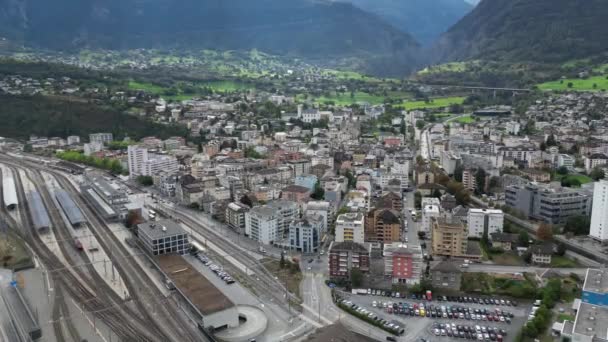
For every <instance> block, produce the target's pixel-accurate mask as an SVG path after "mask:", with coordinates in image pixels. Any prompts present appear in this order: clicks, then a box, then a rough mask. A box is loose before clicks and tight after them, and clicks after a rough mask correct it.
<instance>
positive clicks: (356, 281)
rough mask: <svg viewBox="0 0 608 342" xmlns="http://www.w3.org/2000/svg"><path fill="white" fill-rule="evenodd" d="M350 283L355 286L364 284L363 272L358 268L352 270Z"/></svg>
mask: <svg viewBox="0 0 608 342" xmlns="http://www.w3.org/2000/svg"><path fill="white" fill-rule="evenodd" d="M350 283H351V286H352V287H353V288H356V287H360V286H361V284H363V272H361V270H360V269H358V268H353V269H351V270H350Z"/></svg>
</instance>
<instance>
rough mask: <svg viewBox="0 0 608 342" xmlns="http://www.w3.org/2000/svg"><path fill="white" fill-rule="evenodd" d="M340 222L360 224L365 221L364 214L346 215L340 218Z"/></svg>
mask: <svg viewBox="0 0 608 342" xmlns="http://www.w3.org/2000/svg"><path fill="white" fill-rule="evenodd" d="M338 221H340V222H359V221H363V214H361V213H346V214H340V216H338Z"/></svg>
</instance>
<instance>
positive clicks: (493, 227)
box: [467, 208, 505, 238]
mask: <svg viewBox="0 0 608 342" xmlns="http://www.w3.org/2000/svg"><path fill="white" fill-rule="evenodd" d="M504 217H505V215H504V213H503V212H502V210H499V209H477V208H471V209H469V213H468V215H467V225H468V228H469V237H476V238H482V237H484V236H485V237H487V238H489V237H490V235H491V234H494V233H502V229H503V224H504Z"/></svg>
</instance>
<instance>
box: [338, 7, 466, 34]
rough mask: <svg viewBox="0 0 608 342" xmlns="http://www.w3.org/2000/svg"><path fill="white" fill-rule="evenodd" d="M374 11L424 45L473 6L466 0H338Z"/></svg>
mask: <svg viewBox="0 0 608 342" xmlns="http://www.w3.org/2000/svg"><path fill="white" fill-rule="evenodd" d="M338 1H347V2H350V3H352V4H353V5H355V6H357V7H359V8H361V9H363V10H366V11H368V12H371V13H374V14H376V15H378V16H379V17H381V18H382V19H384V20H386V21H387V22H389V23H390V24H392V25H393V26H395V27H396V28H398V29H400V30H402V31H403V32H408V33H410V34H411V35H412V36H414V38H416V40H418V41H419V42H421V43H423V44H429V43H432V42H434V41H435V40H436V39H437V38H439V36H440V35H441V34H442V33H444V32H445V31H446V30H447V29H448V28H450V27H451V26H452V25H454V24H455V23H456V22H458V20H460V19H461V18H462V17H464V16H465V15H466V14H467V13H469V12H470V11H471V10H472V9H473V5H471V4H470V3H468V2H467V1H465V0H338Z"/></svg>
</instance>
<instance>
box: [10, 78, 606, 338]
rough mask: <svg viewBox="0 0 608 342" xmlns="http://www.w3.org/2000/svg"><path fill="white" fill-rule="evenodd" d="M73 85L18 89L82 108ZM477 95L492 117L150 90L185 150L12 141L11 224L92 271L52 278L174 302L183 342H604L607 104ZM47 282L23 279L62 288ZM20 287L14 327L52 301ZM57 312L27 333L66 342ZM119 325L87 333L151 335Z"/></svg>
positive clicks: (173, 330)
mask: <svg viewBox="0 0 608 342" xmlns="http://www.w3.org/2000/svg"><path fill="white" fill-rule="evenodd" d="M71 82H72V81H71V80H70V79H69V78H61V79H60V80H58V81H55V79H46V80H44V82H42V83H41V82H39V81H36V80H32V79H27V78H22V77H9V78H6V79H5V80H4V81H2V83H0V85H2V89H3V90H4V91H5V92H9V93H10V92H14V91H28V92H29V93H30V94H32V95H33V94H36V93H38V92H41V91H44V89H42V88H45V87H46V88H47V89H58V88H57V87H60V88H63V90H60V91H56V90H55V91H56V93H57V94H59V93H63V94H66V93H70V90H69V89H71V87H73V85H71ZM332 82H338V83H339V82H340V81H339V80H336V79H334V80H332ZM19 87H21V88H19ZM32 87H34V88H33V89H32ZM36 87H37V88H40V89H39V90H36V89H37V88H36ZM16 88H19V89H21V90H16ZM340 89H343V92H345V93H346V95H345V97H346V98H348V93H349V92H350V90H348V86H347V85H341V88H340ZM80 91H81V89H80V88H78V87H74V92H80ZM427 91H430V92H434V91H437V90H432V89H431V90H428V89H427ZM484 91H485V92H486V93H485V94H484V93H483V92H484ZM472 92H473V93H472V94H469V95H467V97H468V98H471V99H472V98H479V97H484V96H485V97H487V98H490V99H493V100H492V102H493V104H492V105H483V104H481V105H469V104H467V103H468V102H467V101H466V100H465V101H464V103H462V102H461V103H450V102H445V104H443V103H441V102H440V101H439V100H438V99H435V100H432V99H431V100H427V101H426V102H423V103H422V104H420V105H419V107H413V108H412V107H410V109H408V107H407V103H408V102H405V105H406V106H404V107H402V108H400V107H399V106H398V105H391V104H377V103H369V102H365V101H358V100H357V99H356V98H355V96H354V95H353V96H351V100H352V101H353V102H357V103H356V104H354V103H348V104H339V103H338V104H336V103H335V102H332V103H329V102H327V103H319V102H315V100H314V99H303V98H302V97H300V96H298V95H285V94H282V93H272V92H260V93H257V94H253V91H252V90H245V89H244V90H239V91H236V92H226V93H215V94H212V95H205V96H193V97H192V98H190V99H183V100H172V101H167V100H165V99H163V96H162V95H159V94H154V93H146V92H145V90H144V91H143V95H140V98H145V99H146V101H148V103H149V104H152V105H153V108H150V109H149V110H148V111H147V112H146V113H145V115H146V116H148V117H149V119H150V120H154V121H156V122H165V123H171V124H175V125H181V126H184V127H186V128H187V132H188V133H187V136H186V137H184V136H172V137H167V138H164V139H161V138H160V137H156V136H147V137H143V138H141V139H134V138H132V137H129V136H115V135H114V134H113V133H110V132H99V133H93V134H89V135H88V136H78V135H67V136H58V137H42V136H31V137H30V138H29V140H28V141H23V142H19V141H16V140H13V139H9V138H3V139H2V140H0V146H1V148H2V151H3V154H2V155H1V156H0V165H1V166H2V179H3V183H2V184H3V192H4V196H3V210H2V212H1V217H2V218H3V222H6V223H8V224H9V225H13V226H17V227H21V231H20V233H19V234H24V236H25V235H29V234H31V233H28V228H27V227H28V225H30V224H31V226H32V227H34V228H35V229H36V232H37V233H39V234H40V235H41V237H40V238H39V239H38V240H35V241H32V242H31V243H32V244H34V243H35V246H38V247H36V248H40V249H42V250H44V251H45V254H44V255H45V258H48V260H50V261H52V262H53V263H54V264H53V265H55V267H56V268H61V267H67V268H73V271H71V272H68V273H70V275H71V276H72V277H76V278H69V277H68V278H62V277H63V276H59V275H53V277H52V280H53V282H55V281H57V282H62V283H64V284H75V283H80V282H79V281H78V280H77V279H78V278H81V279H82V280H84V281H85V283H84V284H86V283H87V282H86V280H89V279H92V280H93V281H94V280H95V279H97V280H98V281H101V282H104V281H105V284H106V285H104V288H103V292H100V293H103V296H104V297H108V298H112V301H113V302H114V303H116V304H114V305H118V306H119V305H120V303H122V300H133V301H134V305H135V307H137V306H141V305H143V306H144V307H145V306H146V304H145V303H144V301H150V302H151V303H156V304H157V305H160V306H163V308H162V309H160V308H158V309H155V310H160V311H157V312H156V313H155V315H159V316H160V317H159V316H156V317H153V318H152V317H151V318H150V319H152V320H154V321H159V320H166V321H165V323H162V324H160V323H159V326H158V328H156V329H157V330H158V332H156V331H152V334H154V333H158V334H159V335H158V336H163V337H164V338H165V339H169V340H177V339H175V338H177V337H176V336H179V331H181V330H184V331H188V334H189V336H190V338H191V339H193V340H197V338H203V337H199V336H198V334H201V332H203V335H204V336H205V337H204V338H208V339H209V340H216V339H217V340H221V341H247V340H250V341H253V340H258V341H279V340H281V341H283V340H285V341H286V340H291V339H294V340H297V339H304V338H308V339H307V341H309V340H310V341H327V340H328V339H329V338H330V336H338V335H341V334H353V335H352V336H351V337H350V338H349V339H348V340H349V341H359V340H361V341H367V340H368V338H371V340H389V341H442V340H448V339H450V338H452V339H453V338H461V339H472V340H480V341H481V340H485V341H516V340H517V341H519V340H521V339H522V338H532V339H534V338H539V339H540V340H543V341H544V340H546V339H545V338H546V337H547V336H554V337H559V338H563V339H564V340H573V341H591V340H594V338H599V339H600V340H603V339H606V338H607V336H606V332H605V329H603V328H602V324H603V323H605V317H607V315H608V307H606V303H605V300H604V296H606V293H607V290H606V288H605V287H604V286H603V284H604V283H605V282H606V281H607V280H606V279H608V274H606V271H605V269H604V268H603V266H602V265H604V264H605V263H606V262H608V249H606V248H605V247H604V246H605V245H604V244H605V242H606V241H608V231H607V230H606V229H605V228H606V226H607V225H608V204H607V203H606V193H607V192H608V181H607V180H605V178H606V176H607V172H608V119H606V118H605V115H600V114H601V113H605V111H606V110H608V94H607V93H605V92H593V93H587V92H564V93H545V94H542V96H537V97H536V98H533V99H532V100H531V101H529V103H527V105H525V107H524V108H523V109H522V108H517V109H516V108H515V107H514V104H513V101H511V100H509V101H505V103H500V99H501V98H503V95H504V94H499V96H498V97H497V92H506V93H508V94H507V95H508V96H511V97H518V98H524V99H525V98H526V97H528V96H529V95H527V94H525V93H522V92H518V91H516V90H500V89H498V90H496V89H494V90H491V89H490V90H478V91H475V90H472ZM488 93H489V94H488ZM464 95H465V94H464V93H462V92H460V93H459V96H463V97H464ZM141 96H143V97H141ZM235 98H238V100H237V101H234V99H235ZM130 101H131V102H132V101H133V99H131V100H130ZM433 102H436V104H434V103H433ZM518 106H519V107H521V105H520V104H518ZM270 110H271V111H272V112H269V111H270ZM454 110H457V111H458V113H454ZM269 114H270V115H269ZM59 230H62V232H61V233H59ZM19 234H17V235H19ZM30 238H31V237H30ZM30 238H28V239H30ZM28 241H29V240H28ZM62 241H71V244H72V245H73V246H70V245H68V246H66V245H65V244H64V243H62ZM70 248H71V249H70ZM117 255H122V256H120V257H119V256H117ZM99 260H103V262H102V263H100V262H99ZM79 263H82V264H83V265H84V264H89V265H91V266H90V267H86V268H83V267H78V266H77V265H78V264H79ZM107 267H109V268H110V270H111V272H109V273H108V270H107ZM35 270H36V269H34V272H32V270H27V271H19V272H16V273H17V274H18V275H19V274H21V272H25V274H24V275H19V276H18V277H17V279H23V278H26V279H42V277H44V275H43V273H41V272H35ZM115 270H116V271H115ZM47 272H50V271H47ZM110 273H111V274H110ZM8 277H10V278H14V276H12V275H8ZM146 279H148V280H146ZM20 283H25V285H21V290H15V289H19V288H20V286H17V287H13V288H7V289H6V290H7V295H6V296H7V297H9V298H12V299H11V300H13V301H15V300H16V301H17V302H19V303H20V304H19V303H18V304H7V307H10V308H12V309H11V310H8V311H7V312H13V311H14V310H16V309H15V307H19V306H24V308H22V309H21V310H22V311H23V312H26V313H27V312H31V311H33V310H34V308H32V307H28V305H27V302H28V301H25V302H24V301H23V300H21V301H19V300H17V299H15V298H21V297H20V296H22V295H21V292H18V293H19V295H18V296H17V297H14V295H15V294H14V293H13V292H14V291H23V296H25V297H28V298H39V296H47V294H46V293H45V291H46V292H48V291H49V289H48V288H47V289H46V290H45V289H44V288H39V286H29V285H28V284H29V282H27V281H24V280H21V281H20ZM144 284H145V291H143V292H141V293H137V292H135V289H136V288H138V287H142V286H144ZM49 286H52V285H49ZM49 286H47V287H49ZM83 291H84V290H83ZM100 291H101V290H100ZM64 292H65V290H64ZM12 295H13V297H11V296H12ZM55 295H56V294H55ZM88 295H89V296H91V295H92V294H91V293H88ZM32 296H33V297H32ZM48 296H50V295H48ZM72 296H76V295H72ZM79 296H80V297H77V298H78V300H86V298H87V294H86V293H80V294H79ZM29 301H30V302H31V299H30V300H29ZM43 301H45V300H43ZM55 301H58V299H57V298H55ZM94 304H95V303H91V305H94ZM13 305H15V307H13ZM178 308H186V309H182V310H180V309H178ZM35 310H36V311H38V308H36V309H35ZM54 310H55V309H54V307H53V306H52V305H50V304H49V305H46V308H44V309H40V314H41V315H44V316H42V317H40V318H39V319H38V321H39V322H38V323H36V319H35V318H31V322H30V324H29V325H27V326H25V327H23V328H22V329H24V330H26V331H27V330H28V329H30V334H31V333H35V334H42V335H43V336H46V335H47V334H49V333H50V334H57V331H61V329H57V328H53V327H52V326H47V325H45V324H43V323H42V321H46V320H53V319H54V317H56V316H55V312H54ZM57 310H59V311H60V312H61V313H63V315H66V314H70V312H72V313H74V312H76V311H73V310H75V309H74V308H61V307H60V308H59V309H57ZM121 310H122V309H119V310H116V312H114V311H112V313H111V315H110V316H109V318H108V319H107V322H106V321H105V320H102V322H98V323H97V325H98V326H104V328H102V329H96V328H93V329H90V328H85V327H86V326H87V324H86V323H85V322H84V321H86V320H92V319H94V318H93V317H95V314H94V311H95V307H94V306H89V307H86V308H85V310H84V311H82V313H80V314H79V315H82V320H83V322H79V323H78V324H74V323H73V322H72V324H74V326H73V327H72V329H75V330H76V331H77V332H75V333H74V334H77V335H79V336H81V337H84V336H87V339H88V340H89V341H97V340H107V339H111V338H112V337H111V336H113V334H115V335H114V338H118V339H120V340H129V339H130V338H132V335H130V334H132V331H134V330H137V329H141V327H145V326H146V324H145V322H134V323H133V324H131V325H127V326H122V325H121V324H123V323H121V322H120V317H121V316H120V315H121V314H124V313H123V312H122V311H121ZM128 310H134V309H133V308H131V307H129V309H128ZM17 311H19V310H17ZM87 312H88V316H87ZM87 317H89V318H87ZM474 321H475V322H474ZM182 322H199V323H198V328H199V329H192V327H190V326H185V325H184V323H182ZM106 325H107V326H106ZM104 329H105V330H104ZM316 329H318V330H317V331H316V332H313V331H314V330H316ZM111 331H113V332H111ZM149 332H150V331H149ZM108 334H109V335H108ZM365 336H367V337H365ZM150 338H152V339H153V340H154V338H153V336H150Z"/></svg>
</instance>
